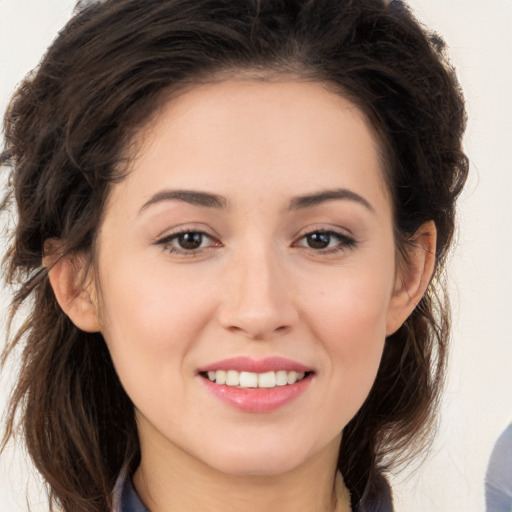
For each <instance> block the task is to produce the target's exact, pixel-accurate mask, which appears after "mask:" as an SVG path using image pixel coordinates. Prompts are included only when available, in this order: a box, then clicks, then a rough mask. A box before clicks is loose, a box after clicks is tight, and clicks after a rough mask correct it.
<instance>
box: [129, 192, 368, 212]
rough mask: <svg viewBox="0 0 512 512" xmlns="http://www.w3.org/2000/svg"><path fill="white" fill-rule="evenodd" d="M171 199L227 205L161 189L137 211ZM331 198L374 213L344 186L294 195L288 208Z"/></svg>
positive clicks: (209, 205) (197, 194) (309, 205)
mask: <svg viewBox="0 0 512 512" xmlns="http://www.w3.org/2000/svg"><path fill="white" fill-rule="evenodd" d="M173 200H174V201H183V202H185V203H189V204H192V205H195V206H202V207H205V208H226V207H227V205H228V200H227V199H226V198H225V197H224V196H221V195H217V194H211V193H209V192H199V191H196V190H162V191H160V192H157V193H156V194H154V195H153V196H151V198H150V199H149V200H148V201H146V202H145V203H144V204H143V205H142V207H141V209H140V212H139V213H141V212H142V211H144V210H146V209H147V208H149V207H150V206H152V205H154V204H156V203H160V202H163V201H173ZM333 200H348V201H354V202H356V203H359V204H361V205H363V206H364V207H365V208H367V209H368V210H370V211H371V212H373V213H375V209H374V208H373V206H372V205H371V204H370V203H369V202H368V201H367V200H366V199H365V198H364V197H362V196H360V195H359V194H357V193H355V192H353V191H352V190H348V189H346V188H339V189H334V190H323V191H321V192H316V193H314V194H308V195H305V196H299V197H295V198H293V199H292V200H291V201H290V205H289V207H288V209H289V210H302V209H304V208H312V207H314V206H318V205H320V204H322V203H325V202H326V201H333Z"/></svg>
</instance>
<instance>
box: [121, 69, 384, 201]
mask: <svg viewBox="0 0 512 512" xmlns="http://www.w3.org/2000/svg"><path fill="white" fill-rule="evenodd" d="M136 147H137V148H138V151H137V153H136V154H135V155H134V158H133V159H132V162H131V166H130V169H129V173H128V177H127V179H126V180H125V181H124V182H121V184H120V186H121V188H124V189H125V190H124V191H123V194H124V193H126V192H128V189H131V190H132V191H134V192H136V193H137V194H138V195H139V196H140V195H141V194H144V193H145V194H146V195H148V194H151V193H154V192H155V190H156V189H158V188H159V187H163V186H168V187H172V188H185V189H186V188H188V189H191V188H192V189H202V188H206V189H209V190H210V189H211V190H215V191H216V192H219V193H223V194H224V193H226V194H228V195H229V194H230V190H231V192H235V193H237V192H240V191H242V190H247V191H249V192H252V193H256V192H257V191H260V192H262V193H265V189H266V191H267V192H273V191H276V190H284V191H286V192H290V193H291V192H292V191H293V192H296V195H301V194H303V193H308V192H311V190H312V189H318V188H322V187H323V188H332V187H339V186H343V185H351V186H352V187H356V188H359V189H365V190H366V191H367V192H369V193H370V195H379V194H380V195H381V196H382V195H383V194H384V195H386V186H385V181H384V176H383V171H382V167H383V166H382V162H381V158H380V150H379V144H378V141H377V139H376V136H375V134H374V130H373V129H372V127H371V126H370V124H369V122H368V120H367V119H366V117H365V116H364V114H363V113H362V112H361V110H360V109H359V108H358V107H356V106H355V105H354V104H353V103H352V102H350V101H349V100H347V99H346V98H344V97H342V96H340V95H339V94H336V93H334V92H332V90H329V89H328V88H327V87H326V86H324V85H323V84H320V83H317V82H305V81H299V80H294V79H280V80H255V79H248V78H246V77H242V78H240V79H238V80H235V79H231V80H223V81H216V82H212V83H203V84H199V85H195V86H193V87H189V88H187V89H186V90H183V91H181V92H180V93H179V94H177V95H173V97H172V98H171V99H169V100H168V101H166V102H165V103H164V104H163V105H162V107H161V108H160V110H159V111H158V112H157V115H156V116H154V117H153V119H152V120H151V122H150V123H148V124H147V125H146V126H145V127H144V128H143V129H142V130H141V131H140V133H139V135H138V144H137V145H136ZM340 180H341V182H340ZM344 180H345V181H347V183H346V184H345V183H342V182H343V181H344ZM257 185H258V186H259V187H260V188H258V187H257ZM117 187H118V186H116V187H114V191H115V189H116V188H117ZM360 191H361V192H363V191H364V190H360Z"/></svg>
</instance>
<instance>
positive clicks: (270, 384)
mask: <svg viewBox="0 0 512 512" xmlns="http://www.w3.org/2000/svg"><path fill="white" fill-rule="evenodd" d="M312 373H313V372H295V371H286V370H279V371H276V372H274V371H270V372H265V373H253V372H239V371H237V370H217V371H209V372H202V373H201V374H200V375H201V376H202V377H204V378H205V379H208V380H209V381H211V382H214V383H215V384H218V385H224V386H229V387H233V388H237V389H271V388H275V387H279V386H291V385H293V384H296V383H297V382H300V381H301V380H303V379H305V378H307V377H309V376H310V375H311V374H312Z"/></svg>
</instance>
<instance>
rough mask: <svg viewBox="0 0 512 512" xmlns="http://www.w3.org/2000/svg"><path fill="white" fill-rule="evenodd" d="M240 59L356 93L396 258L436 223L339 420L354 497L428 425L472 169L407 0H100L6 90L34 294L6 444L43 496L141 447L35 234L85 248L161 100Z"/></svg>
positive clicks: (91, 496)
mask: <svg viewBox="0 0 512 512" xmlns="http://www.w3.org/2000/svg"><path fill="white" fill-rule="evenodd" d="M243 69H258V70H263V71H265V70H266V71H268V72H271V73H284V74H290V75H293V76H297V77H298V79H308V80H316V81H320V82H323V83H326V84H329V85H330V86H332V87H334V88H335V89H336V90H338V91H339V93H340V94H342V95H344V96H346V97H347V98H349V99H350V100H351V101H353V102H354V103H355V104H356V105H358V106H359V107H360V108H361V109H362V111H363V112H364V113H365V114H366V116H367V117H368V119H369V120H370V121H371V123H372V126H373V127H374V130H375V133H376V136H377V138H378V140H379V141H380V143H381V147H382V150H383V161H384V168H385V176H386V180H387V183H388V187H389V190H390V194H391V196H392V199H393V207H394V215H395V219H394V222H395V237H396V244H397V248H398V249H399V251H400V252H401V253H402V254H403V255H405V257H406V255H407V241H408V240H409V239H410V237H411V235H412V234H413V233H415V231H416V230H417V229H418V227H419V226H420V225H421V224H422V223H424V222H425V221H427V220H433V221H434V222H435V225H436V228H437V231H438V242H437V250H436V273H435V276H434V279H433V280H432V283H431V285H430V288H429V290H428V292H427V294H426V295H425V297H424V298H423V299H422V301H421V302H420V304H419V305H418V306H417V308H416V309H415V310H414V312H413V313H412V315H411V316H410V317H409V318H408V319H407V321H406V322H405V324H404V325H403V326H402V327H401V328H400V329H399V330H398V331H397V332H396V333H395V334H393V335H392V336H390V337H389V338H388V339H387V340H386V345H385V349H384V354H383V358H382V362H381V365H380V369H379V372H378V375H377V379H376V382H375V384H374V386H373V388H372V390H371V392H370V394H369V396H368V398H367V400H366V401H365V403H364V404H363V406H362V407H361V409H360V411H359V412H358V413H357V415H356V416H355V417H354V418H353V419H352V421H351V422H350V423H349V424H348V425H347V426H346V427H345V429H344V432H343V442H342V446H341V450H340V456H339V468H340V470H341V472H342V474H343V476H344V479H345V482H346V485H347V486H348V488H349V490H350V492H351V496H352V503H353V505H356V504H358V503H364V502H365V500H369V499H371V498H372V496H373V495H375V494H376V493H377V489H378V486H379V480H380V478H381V476H380V475H381V473H382V472H383V471H384V470H386V469H388V468H389V467H390V466H391V465H392V464H396V463H397V462H398V461H399V460H403V457H411V456H413V455H414V454H417V453H418V452H419V451H421V450H422V449H423V448H424V447H425V445H426V443H427V442H428V440H429V439H430V435H431V432H432V427H433V421H434V413H435V411H436V408H437V403H438V402H437V401H438V397H439V391H440V389H441V385H442V382H443V376H444V371H445V364H446V350H447V342H448V337H449V327H450V318H449V308H448V304H447V299H446V295H445V294H444V287H443V270H444V262H445V258H446V255H447V252H448V250H449V247H450V244H451V241H452V237H453V232H454V222H455V221H454V218H455V200H456V198H457V196H458V195H459V193H460V191H461V188H462V186H463V184H464V181H465V179H466V175H467V171H468V163H467V158H466V157H465V155H464V153H463V152H462V149H461V138H462V134H463V131H464V127H465V112H464V103H463V99H462V95H461V92H460V90H459V87H458V83H457V80H456V78H455V76H454V73H453V71H452V70H451V68H450V66H449V64H448V62H447V60H446V57H445V55H444V44H443V42H442V40H441V39H440V38H439V37H438V36H436V35H434V34H429V33H427V32H426V31H425V29H423V28H422V27H421V26H420V25H419V23H418V22H417V21H416V20H415V19H414V18H413V16H412V14H411V13H410V12H409V10H408V9H407V8H406V7H405V6H404V4H403V3H402V2H400V1H392V2H388V1H384V0H237V1H226V0H106V1H103V2H93V3H92V4H91V5H90V6H89V7H86V8H84V9H83V10H82V11H81V12H80V13H79V14H77V15H76V16H75V17H73V18H72V19H71V21H70V22H69V23H68V24H67V26H66V27H65V28H64V29H63V30H62V31H61V33H60V34H59V36H58V37H57V39H56V40H55V42H54V43H53V44H52V46H51V47H50V49H49V50H48V52H47V53H46V55H45V57H44V59H43V60H42V62H41V64H40V65H39V66H38V68H37V69H36V70H35V71H34V72H33V73H32V74H30V75H29V76H28V77H27V78H26V80H25V81H24V82H23V83H22V84H21V86H20V87H19V89H18V90H17V92H16V94H15V95H14V97H13V99H12V101H11V104H10V106H9V109H8V111H7V114H6V117H5V126H4V129H5V148H4V151H3V153H2V156H1V163H2V164H4V165H6V166H8V167H9V168H10V177H9V185H8V190H7V194H6V196H5V199H4V202H3V210H4V211H11V212H15V214H16V216H17V218H16V221H15V222H14V225H13V226H12V242H11V245H10V246H9V248H8V251H7V253H6V255H5V259H4V264H5V269H6V278H7V281H8V283H10V284H11V285H12V286H13V287H14V290H15V296H14V300H13V302H12V309H11V319H12V318H14V317H15V316H16V314H17V312H20V311H22V310H21V309H20V308H21V306H22V305H24V304H28V314H27V316H26V318H25V319H24V322H23V324H22V327H21V328H20V329H19V330H18V331H17V332H16V333H14V335H13V336H12V337H11V339H10V341H9V342H8V344H7V346H6V348H5V349H4V353H3V361H4V362H5V359H6V358H7V357H8V355H9V354H10V353H11V352H12V350H13V348H14V347H15V346H17V345H21V346H22V347H23V357H22V361H21V369H20V372H19V376H18V380H17V384H16V387H15V389H14V390H13V393H12V397H11V401H10V409H9V417H8V421H7V426H6V430H5V436H4V442H7V440H8V439H9V438H10V437H11V436H12V435H13V434H14V433H15V431H16V430H17V428H19V429H20V430H21V433H22V435H23V436H24V439H25V442H26V445H27V448H28V452H29V454H30V455H31V457H32V459H33V461H34V463H35V465H36V467H37V469H38V470H39V471H40V473H41V474H42V476H43V477H44V479H45V481H46V482H47V484H48V488H49V497H50V506H52V504H55V503H56V504H58V505H59V506H61V507H62V508H63V509H64V510H65V511H68V512H71V511H72V512H78V511H83V512H93V511H95V512H100V511H105V510H108V509H110V508H111V492H112V487H113V485H114V482H115V480H116V477H117V475H118V474H119V472H120V470H121V467H122V466H123V465H125V464H128V466H129V467H130V468H131V470H132V471H133V470H134V469H135V468H136V466H137V464H138V462H139V458H140V452H139V444H138V438H137V428H136V424H135V419H134V411H133V405H132V404H131V402H130V400H129V398H128V397H127V395H126V394H125V392H124V390H123V388H122V387H121V385H120V382H119V380H118V378H117V375H116V373H115V370H114V368H113V365H112V361H111V359H110V355H109V352H108V350H107V348H106V345H105V342H104V340H103V338H102V336H101V334H89V333H85V332H82V331H80V330H79V329H78V328H77V327H75V326H74V325H73V324H72V323H71V321H70V320H69V319H68V318H67V317H66V315H65V314H64V313H63V311H62V310H61V309H60V307H59V306H58V304H57V302H56V300H55V297H54V294H53V291H52V289H51V286H50V284H49V280H48V272H47V269H46V268H44V266H43V265H42V258H43V248H44V242H45V240H48V239H50V238H58V239H59V240H60V241H61V243H62V244H63V245H62V253H63V255H66V254H69V253H80V254H83V255H85V256H88V257H92V252H93V251H92V248H93V245H94V240H95V236H96V233H97V229H98V226H99V223H100V220H101V214H102V212H103V207H104V205H105V201H106V198H107V195H108V193H109V188H110V186H111V185H112V184H113V183H115V182H116V181H118V180H121V179H123V168H124V166H123V164H124V163H125V162H124V160H125V158H126V154H127V153H129V152H127V151H126V150H127V148H129V145H130V142H131V140H132V139H133V136H134V134H135V133H136V131H137V130H138V129H139V128H140V127H141V126H142V125H143V124H144V123H146V122H147V121H148V119H149V118H150V117H151V116H152V115H153V114H155V113H156V112H157V111H158V108H159V107H160V106H161V104H162V101H163V99H162V98H164V97H167V95H168V93H169V92H172V91H173V90H175V89H176V88H178V87H181V86H183V85H185V84H193V83H197V82H198V81H201V80H203V79H207V78H208V77H211V76H213V75H215V74H216V73H220V72H227V73H229V72H236V71H238V70H243ZM23 311H26V310H25V309H23Z"/></svg>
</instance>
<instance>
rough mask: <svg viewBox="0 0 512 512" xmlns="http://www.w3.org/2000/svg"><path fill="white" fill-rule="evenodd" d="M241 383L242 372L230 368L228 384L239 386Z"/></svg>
mask: <svg viewBox="0 0 512 512" xmlns="http://www.w3.org/2000/svg"><path fill="white" fill-rule="evenodd" d="M239 384H240V372H237V371H236V370H228V372H227V373H226V385H227V386H238V385H239Z"/></svg>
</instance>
